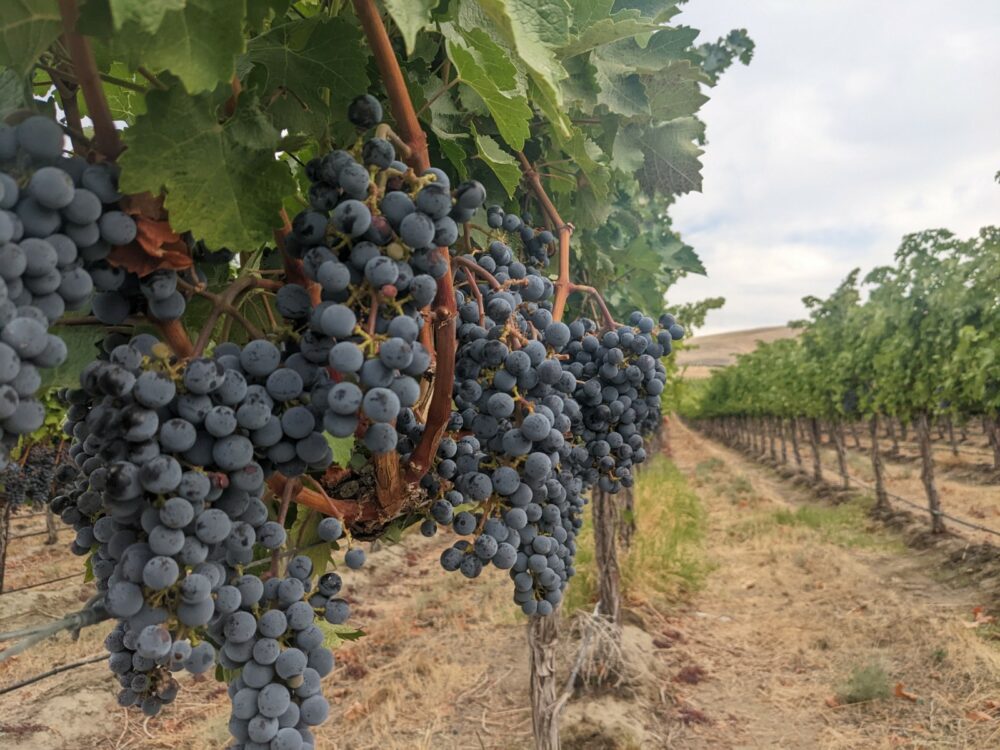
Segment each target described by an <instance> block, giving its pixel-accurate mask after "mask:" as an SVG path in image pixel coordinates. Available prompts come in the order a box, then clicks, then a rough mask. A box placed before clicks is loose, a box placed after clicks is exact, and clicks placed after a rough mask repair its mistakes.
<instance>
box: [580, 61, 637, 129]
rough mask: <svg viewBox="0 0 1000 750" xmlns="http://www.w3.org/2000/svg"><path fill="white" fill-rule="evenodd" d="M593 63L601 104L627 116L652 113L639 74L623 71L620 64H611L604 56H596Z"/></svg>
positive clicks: (598, 98)
mask: <svg viewBox="0 0 1000 750" xmlns="http://www.w3.org/2000/svg"><path fill="white" fill-rule="evenodd" d="M591 63H592V64H593V67H594V71H595V79H596V82H597V85H598V87H599V89H600V90H599V93H598V94H597V101H598V103H599V104H603V105H604V106H605V107H607V108H608V109H609V110H611V111H612V112H615V113H617V114H619V115H625V116H626V117H634V116H636V115H648V114H649V113H650V110H649V99H648V98H647V97H646V87H645V85H644V84H643V82H642V79H641V78H640V77H639V75H638V74H636V73H633V72H624V73H622V72H620V66H619V65H617V64H611V63H609V62H608V61H607V60H605V59H604V58H602V57H594V58H593V59H592V60H591Z"/></svg>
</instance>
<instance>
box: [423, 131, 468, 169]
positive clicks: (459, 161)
mask: <svg viewBox="0 0 1000 750" xmlns="http://www.w3.org/2000/svg"><path fill="white" fill-rule="evenodd" d="M431 132H432V133H434V135H435V136H437V142H438V147H439V148H440V149H441V153H442V154H444V156H445V158H446V159H447V160H448V161H450V162H451V164H452V166H453V167H455V171H456V172H458V176H459V178H460V179H463V180H465V179H468V177H469V165H468V161H467V160H468V156H467V155H466V153H465V148H464V147H463V146H462V144H461V143H460V141H464V140H467V139H466V137H465V136H463V135H453V134H452V133H446V132H444V131H443V130H441V129H440V128H437V127H434V126H433V125H432V126H431Z"/></svg>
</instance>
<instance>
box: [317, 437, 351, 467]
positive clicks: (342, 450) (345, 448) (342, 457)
mask: <svg viewBox="0 0 1000 750" xmlns="http://www.w3.org/2000/svg"><path fill="white" fill-rule="evenodd" d="M323 437H325V438H326V444H327V445H329V446H330V450H331V451H333V462H334V463H335V464H337V466H341V467H346V466H347V465H348V464H349V463H350V462H351V453H353V452H354V438H353V437H345V438H338V437H334V436H333V435H331V434H330V433H329V432H324V433H323Z"/></svg>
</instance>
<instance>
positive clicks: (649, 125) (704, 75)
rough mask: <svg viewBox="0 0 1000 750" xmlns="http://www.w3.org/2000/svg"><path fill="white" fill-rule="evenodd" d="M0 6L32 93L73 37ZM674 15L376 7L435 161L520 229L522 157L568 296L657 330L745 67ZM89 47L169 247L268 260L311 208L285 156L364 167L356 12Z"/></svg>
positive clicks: (176, 14) (417, 4)
mask: <svg viewBox="0 0 1000 750" xmlns="http://www.w3.org/2000/svg"><path fill="white" fill-rule="evenodd" d="M2 5H3V7H2V8H0V38H3V39H4V41H5V42H6V44H5V45H3V47H0V49H2V52H0V55H7V57H6V58H3V57H0V63H4V64H7V65H8V66H11V67H12V69H11V70H7V71H2V72H0V75H2V77H0V86H2V87H3V88H4V89H5V90H6V89H10V90H11V92H15V91H19V90H26V89H25V84H24V78H23V76H24V75H26V74H27V73H28V72H29V71H30V68H31V63H32V62H33V61H34V60H36V59H37V58H39V57H40V56H45V55H46V54H47V53H46V50H47V48H48V47H49V45H50V44H52V42H53V41H54V40H55V37H56V36H58V34H59V32H60V29H61V26H60V18H59V14H58V8H57V4H56V3H55V0H12V2H10V3H4V4H2ZM677 5H678V3H676V2H615V1H614V0H544V2H536V1H535V0H531V1H529V0H485V1H484V0H478V1H477V0H451V1H450V2H441V0H412V1H411V0H407V1H406V2H403V1H402V0H386V2H384V3H383V7H384V10H385V12H386V14H387V16H388V20H389V21H390V23H389V24H387V27H388V30H389V33H390V36H391V37H392V40H393V42H394V44H395V45H396V49H398V50H400V51H401V59H400V63H401V65H402V67H403V70H404V75H405V77H406V84H407V86H408V87H409V89H410V92H411V96H412V97H413V100H414V102H415V104H416V106H417V109H418V116H419V118H420V120H421V122H422V125H423V126H424V127H425V129H426V131H427V132H428V134H429V136H430V140H431V144H430V145H431V152H432V153H431V158H432V161H433V162H434V163H436V164H439V165H450V166H451V167H452V168H453V171H454V173H455V174H456V175H457V176H458V177H459V178H461V179H465V178H475V179H478V180H480V181H482V182H483V183H484V184H485V185H486V186H487V188H488V189H489V191H490V193H491V195H493V196H495V197H496V198H501V197H503V196H504V195H506V196H507V197H508V198H509V203H508V205H507V206H506V207H507V208H508V209H515V208H517V207H518V205H517V202H515V193H516V190H517V188H518V185H519V183H520V180H521V170H520V165H519V163H518V161H517V159H516V156H517V154H516V152H517V151H522V150H523V151H524V152H525V154H526V155H527V156H528V158H529V159H530V160H531V162H532V163H533V164H534V165H536V166H537V169H538V171H539V173H540V175H541V178H542V180H543V183H544V185H545V188H546V190H547V192H548V193H549V194H550V195H551V196H552V197H553V200H554V202H555V204H556V206H557V208H558V209H559V211H560V212H561V214H562V215H563V217H564V219H565V220H566V221H572V223H573V224H574V225H575V227H576V231H575V233H574V237H573V251H574V255H575V261H576V267H575V268H574V274H575V275H576V276H578V279H577V280H578V281H579V282H580V283H585V284H591V285H594V286H597V287H598V288H600V289H601V290H602V292H603V293H604V294H605V295H606V297H607V298H608V300H609V304H610V306H611V309H612V312H613V314H614V315H616V316H618V317H619V318H623V317H625V316H626V315H627V313H628V312H630V311H631V310H633V309H636V308H643V309H648V310H658V309H662V307H663V305H664V295H665V293H666V291H667V290H668V289H669V287H670V286H671V285H672V284H673V283H674V282H676V281H677V279H678V278H680V277H682V276H683V275H685V274H687V273H704V268H703V267H702V265H701V262H700V261H699V259H698V257H697V255H696V254H695V252H694V250H693V249H692V248H691V247H689V246H688V245H686V244H684V243H683V242H682V241H681V239H680V238H679V237H678V236H677V235H676V233H674V232H673V231H672V230H671V228H670V219H669V216H668V214H667V211H668V209H669V206H670V204H671V203H672V202H673V200H674V198H675V197H676V196H677V195H680V194H682V193H685V192H688V191H691V190H699V189H700V187H701V161H700V156H701V153H702V147H703V143H704V140H705V131H704V125H703V123H702V122H701V121H700V120H698V118H697V115H698V111H699V110H700V108H701V106H702V105H703V104H704V102H705V101H706V100H707V93H708V89H709V88H710V87H711V86H713V85H715V83H716V82H717V81H718V79H719V76H720V74H721V73H722V72H723V71H724V70H725V69H726V68H728V67H729V66H730V65H731V64H733V63H734V62H736V61H739V62H742V63H744V64H745V63H748V62H749V60H750V57H751V54H752V48H753V43H752V42H751V41H750V40H749V39H748V38H747V36H746V33H745V32H744V31H742V30H736V31H733V32H731V33H730V34H729V35H728V36H727V37H725V38H724V39H721V40H719V41H718V42H715V43H707V44H701V45H697V42H696V39H697V37H698V31H697V30H696V29H692V28H690V27H687V26H683V25H673V24H674V23H675V22H676V21H675V17H676V16H677V14H678V12H679V9H678V7H676V6H677ZM668 24H670V25H668ZM78 28H79V30H80V31H81V32H83V33H85V34H87V35H89V36H90V37H91V38H92V42H93V44H94V47H95V51H96V53H97V58H98V63H99V66H100V68H101V72H102V73H103V74H105V76H106V81H105V83H104V89H105V95H106V97H107V99H108V101H109V104H110V106H111V109H112V112H113V115H114V116H115V118H116V119H120V120H122V121H124V123H125V125H126V128H125V141H126V144H127V146H128V150H127V151H126V152H125V153H124V155H123V156H122V157H121V164H122V168H123V173H122V184H123V188H124V189H125V190H127V191H136V192H139V191H150V192H153V193H156V192H158V191H160V190H164V191H165V192H166V206H167V208H168V209H169V211H170V220H171V224H172V226H173V228H174V229H176V230H178V231H190V232H191V233H192V235H194V236H195V237H197V238H198V239H201V240H203V241H204V242H205V243H206V244H207V245H208V246H209V247H213V248H215V247H228V248H230V249H233V250H237V251H242V252H247V251H254V250H256V249H258V248H260V247H261V246H262V245H264V244H266V243H268V242H270V241H271V238H272V231H273V230H274V229H275V228H276V227H279V226H280V223H281V220H280V217H279V216H278V210H279V209H280V208H281V207H282V206H285V207H286V208H289V209H293V208H294V207H295V205H296V204H301V203H302V202H303V201H304V200H305V196H304V195H303V194H302V193H301V190H296V184H297V182H298V179H299V175H300V174H301V170H300V168H299V166H298V165H297V164H295V163H294V161H293V160H292V159H291V158H290V157H289V156H287V155H286V153H282V151H283V150H287V151H292V152H294V157H295V159H297V160H298V161H299V162H301V163H305V162H307V161H308V160H309V159H310V158H311V157H313V156H314V155H315V154H318V153H322V152H325V151H326V150H328V149H330V148H335V147H342V148H351V147H353V146H354V143H355V139H356V132H355V131H354V130H353V128H351V127H350V126H349V125H347V124H346V123H344V120H343V112H344V110H345V108H346V105H347V103H348V102H349V101H350V99H351V98H352V97H353V96H355V95H356V94H358V93H360V92H362V91H370V92H371V93H373V94H375V95H376V96H379V98H381V99H382V100H383V101H385V100H386V97H385V94H384V92H383V91H381V90H380V88H379V87H380V84H379V83H378V78H379V76H378V73H377V70H376V67H375V65H374V63H373V60H372V59H371V53H370V50H369V49H368V47H367V45H366V44H365V41H364V36H363V34H362V31H361V28H360V25H359V23H358V20H357V18H356V17H355V15H354V11H353V7H352V4H351V3H347V2H336V3H319V2H300V3H296V4H294V5H293V4H291V3H289V2H288V0H221V1H220V2H214V1H210V0H143V1H142V2H140V1H139V0H87V1H86V2H84V3H81V18H80V22H79V24H78ZM404 50H405V52H402V51H404ZM150 74H151V75H152V76H155V78H152V79H149V80H148V76H149V75H150ZM117 81H125V82H127V85H125V86H121V85H118V84H117ZM150 81H152V83H151V82H150ZM143 88H145V89H146V90H145V92H144V93H143V91H142V89H143ZM136 89H139V90H138V91H137V90H136ZM234 90H238V91H239V96H238V97H237V98H236V99H235V100H234V99H233V98H232V97H233V92H234ZM21 98H23V97H21ZM234 102H235V105H236V106H235V107H234V106H233V105H234ZM84 114H86V112H84ZM391 114H392V113H391V112H389V115H390V118H391ZM292 195H294V196H295V198H294V200H293V201H291V202H290V201H289V198H288V197H289V196H292ZM526 206H527V204H526V203H523V202H522V203H521V204H520V207H521V208H524V207H526ZM535 218H536V221H537V220H540V219H541V218H542V217H541V216H540V215H539V214H537V213H536V216H535ZM588 304H589V302H588V301H587V299H586V298H584V297H577V296H574V297H573V298H572V299H571V301H570V305H571V307H573V306H576V309H575V310H571V312H574V313H580V312H582V313H585V314H589V315H591V316H594V314H595V313H594V311H593V310H591V309H590V308H589V307H586V305H588Z"/></svg>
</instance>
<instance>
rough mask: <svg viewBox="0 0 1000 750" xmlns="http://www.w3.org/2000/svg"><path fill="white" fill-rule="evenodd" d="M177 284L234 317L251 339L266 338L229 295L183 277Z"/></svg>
mask: <svg viewBox="0 0 1000 750" xmlns="http://www.w3.org/2000/svg"><path fill="white" fill-rule="evenodd" d="M246 278H248V279H250V280H251V281H252V280H253V279H252V278H251V277H246ZM177 286H178V287H180V288H181V289H183V290H185V291H187V292H190V293H192V294H197V295H198V296H200V297H204V298H205V299H207V300H208V301H209V302H211V303H212V309H213V311H214V310H216V309H218V310H219V311H220V312H221V313H224V314H226V315H228V316H229V317H231V318H234V319H235V320H236V322H238V323H239V324H240V325H241V326H243V328H244V329H245V330H246V332H247V334H248V335H249V336H250V338H251V339H262V338H264V334H263V333H262V332H261V330H260V329H259V328H257V326H255V325H254V324H253V323H251V322H250V321H249V320H248V319H247V317H246V316H245V315H244V314H243V313H241V312H240V311H239V310H238V309H236V306H235V305H234V304H233V302H231V301H230V300H229V299H227V296H228V295H225V294H216V293H215V292H210V291H208V290H207V289H205V288H204V287H203V286H200V285H199V286H195V285H194V284H189V283H188V282H186V281H184V280H183V279H178V280H177ZM247 288H249V287H247V286H246V285H242V286H241V287H240V288H239V291H240V292H242V291H244V290H245V289H247ZM227 291H228V290H227ZM233 298H234V299H235V295H233Z"/></svg>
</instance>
